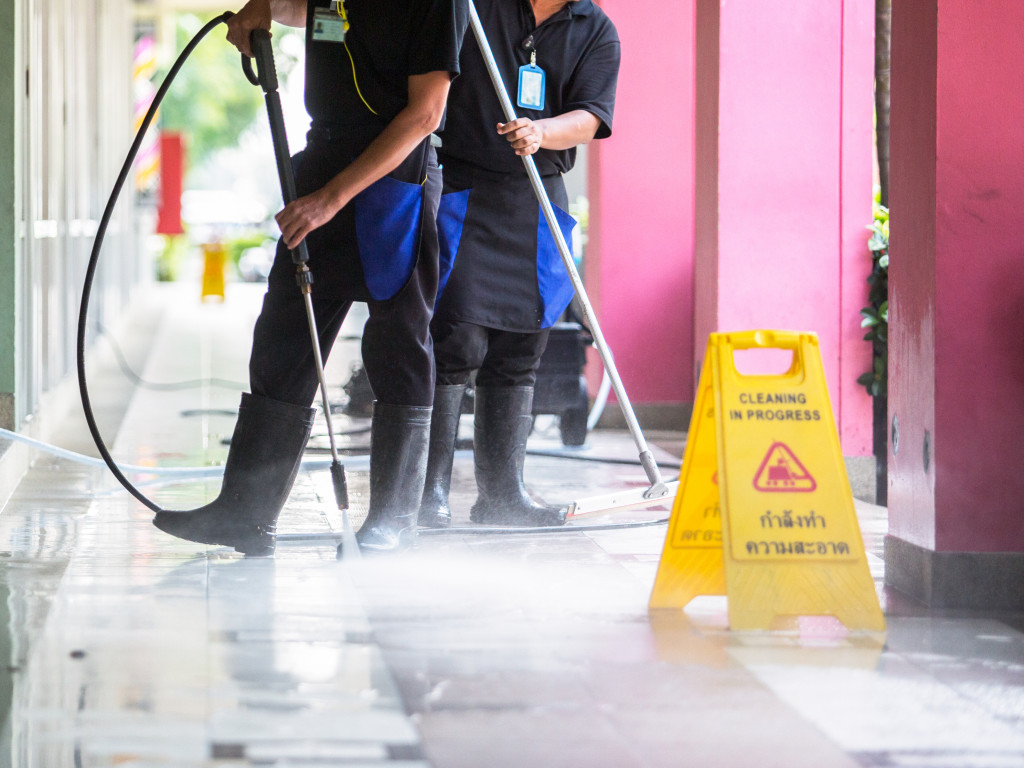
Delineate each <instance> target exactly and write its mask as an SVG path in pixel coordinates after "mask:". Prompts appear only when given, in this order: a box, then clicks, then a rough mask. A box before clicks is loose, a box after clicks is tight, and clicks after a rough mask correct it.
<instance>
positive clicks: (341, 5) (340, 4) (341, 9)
mask: <svg viewBox="0 0 1024 768" xmlns="http://www.w3.org/2000/svg"><path fill="white" fill-rule="evenodd" d="M335 8H337V10H338V15H339V16H341V20H342V23H343V24H344V30H345V32H348V29H349V27H350V26H351V24H349V21H348V11H346V10H345V0H337V2H336V5H335ZM342 45H344V46H345V53H347V54H348V60H349V63H350V64H351V65H352V82H353V84H354V85H355V87H356V93H357V94H358V95H359V99H360V101H362V102H363V104H365V105H366V108H367V109H368V110H370V112H372V113H373V114H375V115H376V114H377V110H375V109H374V108H373V107H371V106H370V102H368V101H367V100H366V97H365V96H363V92H362V91H361V90H359V78H358V77H357V76H356V61H355V59H353V58H352V51H350V50H349V48H348V41H347V40H346V41H343V43H342Z"/></svg>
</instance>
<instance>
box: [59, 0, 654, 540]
mask: <svg viewBox="0 0 1024 768" xmlns="http://www.w3.org/2000/svg"><path fill="white" fill-rule="evenodd" d="M232 16H234V13H232V12H231V11H225V12H224V13H222V14H221V15H219V16H217V17H215V18H213V19H211V20H210V21H209V22H207V23H206V24H205V25H204V26H203V27H202V28H201V29H200V30H199V31H198V32H197V33H196V34H195V35H194V36H193V37H192V39H191V40H190V41H189V42H188V44H187V45H186V46H185V47H184V48H183V49H182V51H181V53H180V54H179V55H178V58H177V59H176V60H175V62H174V65H173V66H172V67H171V68H170V70H169V71H168V72H167V75H166V77H165V78H164V80H163V82H162V83H161V84H160V87H159V88H158V89H157V92H156V95H155V96H154V97H153V102H152V104H150V106H149V109H148V110H147V112H146V116H145V118H143V121H142V124H141V125H140V126H139V130H138V131H137V132H136V134H135V140H134V141H133V142H132V146H131V148H130V149H129V150H128V154H127V156H126V157H125V161H124V164H123V165H122V166H121V172H120V173H119V174H118V176H117V180H116V181H115V182H114V187H113V189H112V191H111V193H110V197H109V198H108V199H107V205H106V208H104V210H103V216H102V217H101V219H100V223H99V226H98V227H97V229H96V239H95V241H94V242H93V247H92V253H91V254H90V255H89V263H88V266H87V267H86V272H85V283H84V287H83V289H82V301H81V306H80V308H79V313H78V339H77V349H76V360H77V367H78V389H79V392H80V394H81V397H82V409H83V411H84V412H85V420H86V423H87V424H88V426H89V432H90V433H91V434H92V438H93V441H94V442H95V443H96V448H97V450H98V451H99V453H100V456H101V457H102V458H103V461H104V463H105V464H106V465H107V467H108V468H109V469H110V471H111V472H112V473H113V475H114V477H115V478H117V481H118V482H119V483H120V484H121V485H122V486H124V488H125V490H127V491H128V492H129V493H130V494H131V495H132V496H134V497H135V498H136V499H137V500H138V501H140V502H141V503H142V504H144V505H145V506H146V507H148V508H149V509H151V510H152V511H153V512H162V511H164V510H163V508H162V507H160V506H159V505H158V504H156V503H155V502H154V501H152V500H151V499H149V498H148V497H147V496H146V495H145V494H144V493H142V491H140V490H139V489H138V488H137V487H135V485H133V484H132V482H131V481H130V480H129V479H128V478H127V477H126V476H125V474H124V473H123V472H122V471H121V470H120V468H119V467H118V466H117V462H115V461H114V458H113V456H111V455H110V451H109V450H108V449H107V446H106V444H105V443H104V441H103V435H102V434H100V430H99V426H98V425H97V423H96V417H95V414H94V413H93V409H92V401H91V399H90V397H89V386H88V382H87V380H86V371H85V341H86V338H85V337H86V325H87V320H88V314H89V299H90V296H91V294H92V286H93V280H94V279H95V275H96V266H97V264H98V263H99V254H100V249H101V247H102V245H103V238H104V237H105V236H106V233H107V227H108V225H109V223H110V219H111V216H112V215H113V212H114V208H115V206H116V205H117V200H118V198H119V197H120V194H121V190H122V188H123V187H124V184H125V182H126V181H127V179H128V175H129V174H130V173H131V170H132V166H133V165H134V163H135V158H136V156H137V155H138V153H139V149H140V148H141V146H142V142H143V140H144V139H145V136H146V133H147V131H148V130H149V127H150V125H151V124H152V122H153V119H154V118H155V116H156V113H157V110H158V109H159V107H160V104H161V103H162V102H163V99H164V97H165V96H166V95H167V91H168V90H169V89H170V87H171V84H172V83H173V82H174V78H175V77H176V76H177V75H178V72H179V71H180V70H181V68H182V66H183V65H184V64H185V61H186V60H187V59H188V57H189V56H191V55H192V52H193V51H194V50H195V49H196V47H197V46H198V45H199V43H200V42H202V40H203V38H205V37H206V35H207V34H209V33H210V31H211V30H213V29H215V28H216V27H218V26H219V25H221V24H223V23H225V22H226V21H227V20H228V19H230V18H231V17H232ZM270 66H271V67H272V59H271V62H270ZM242 68H243V70H244V71H245V74H246V77H247V78H248V79H249V81H250V82H252V83H253V84H254V85H263V86H264V90H265V91H266V90H267V85H266V83H264V82H263V81H262V78H263V76H264V72H263V71H262V70H261V72H260V73H259V76H256V75H254V74H253V72H252V67H251V65H250V63H249V59H248V57H247V56H245V55H243V56H242ZM271 77H272V78H273V79H274V93H273V95H274V96H276V74H273V73H272V74H271ZM267 95H268V97H269V96H270V95H271V94H270V92H269V91H268V92H267ZM268 106H269V104H268ZM271 123H272V125H271V129H272V130H271V132H272V133H273V134H275V147H274V149H275V154H276V155H277V163H278V171H279V175H280V176H281V183H282V188H283V189H282V192H283V193H284V196H285V198H286V200H285V202H286V203H287V202H290V200H288V199H287V198H288V197H289V192H290V193H291V195H292V196H294V189H291V190H288V189H285V187H287V186H288V183H287V182H290V181H291V176H290V173H286V172H285V171H286V169H285V167H284V165H283V163H285V162H286V161H287V160H288V158H287V157H286V156H285V157H282V152H286V149H287V148H286V147H283V146H282V145H281V143H279V142H278V141H277V138H278V137H277V135H276V132H275V129H277V130H280V131H281V132H282V133H283V125H274V123H275V118H274V115H273V114H271ZM289 170H290V167H289ZM286 176H287V181H286ZM292 186H294V184H292ZM303 251H304V249H303ZM293 260H294V261H296V263H297V264H298V263H299V259H298V258H296V255H295V254H293ZM307 272H308V270H307ZM310 281H311V279H310ZM300 286H301V278H300ZM307 287H308V286H307ZM313 346H314V351H315V352H319V347H318V346H317V344H316V342H315V340H314V345H313ZM325 397H326V393H325ZM330 468H331V476H332V480H333V484H334V491H335V496H336V497H337V499H338V506H339V507H341V508H343V509H344V508H347V506H348V501H347V490H346V484H345V476H344V468H343V467H341V465H340V464H339V463H338V461H337V456H336V455H335V460H334V462H333V463H332V464H331V467H330ZM667 522H668V519H667V518H665V519H659V520H651V521H643V522H633V523H609V524H601V525H584V526H572V527H565V528H563V527H555V528H518V527H516V528H504V527H490V526H481V527H480V528H479V529H477V528H452V529H443V530H442V529H438V530H429V531H425V532H429V533H431V534H443V533H452V534H455V533H480V534H483V533H494V534H511V533H522V534H527V533H532V534H537V533H560V532H565V533H569V532H584V531H587V530H614V529H621V528H637V527H646V526H650V525H662V524H665V523H667ZM292 537H294V538H303V537H304V536H303V534H292V535H289V534H282V535H280V536H279V537H278V538H280V539H282V540H287V539H288V538H292Z"/></svg>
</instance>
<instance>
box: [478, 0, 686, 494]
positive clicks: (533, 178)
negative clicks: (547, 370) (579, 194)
mask: <svg viewBox="0 0 1024 768" xmlns="http://www.w3.org/2000/svg"><path fill="white" fill-rule="evenodd" d="M469 21H470V26H471V27H472V29H473V36H474V37H476V42H477V45H479V46H480V51H481V52H482V53H483V56H484V63H485V64H486V65H487V72H488V74H489V75H490V76H491V83H492V84H493V85H494V91H495V93H497V95H498V100H499V101H500V102H501V109H502V111H503V112H504V113H505V119H506V120H507V121H508V122H512V121H513V120H515V119H516V113H515V109H513V107H512V101H511V100H510V99H509V97H508V91H506V90H505V84H504V82H502V79H501V73H500V72H499V71H498V65H497V63H496V62H495V60H494V53H493V52H492V51H491V46H490V43H489V42H488V41H487V35H486V34H485V33H484V28H483V24H481V23H480V16H479V14H477V12H476V5H474V3H473V0H469ZM523 165H525V166H526V175H527V176H528V177H529V178H530V184H531V185H532V186H533V192H534V194H535V195H536V196H537V201H538V202H539V203H540V207H541V210H543V211H544V218H545V219H547V222H548V229H550V230H551V234H552V236H553V237H554V238H555V244H556V245H557V246H558V253H559V254H560V255H561V257H562V264H564V265H565V271H566V272H568V273H569V279H570V280H571V281H572V286H573V289H574V290H575V291H576V299H577V300H578V301H579V304H580V307H581V308H582V310H583V316H584V317H585V318H586V321H587V326H588V327H589V328H590V332H591V333H592V334H593V336H594V344H595V345H596V346H597V351H598V353H599V354H600V355H601V361H602V362H603V363H604V367H605V370H606V371H608V378H609V379H611V383H612V389H614V390H615V396H616V397H617V398H618V400H619V407H620V408H622V415H623V416H624V417H625V419H626V426H627V427H629V432H630V434H631V435H633V442H635V443H636V447H637V450H638V451H639V452H640V463H641V464H643V467H644V471H645V472H646V473H647V479H648V480H650V482H651V487H650V488H649V489H648V490H647V493H645V494H644V495H645V496H646V497H652V496H664V495H665V494H666V493H667V492H668V490H667V487H666V486H665V483H664V482H663V481H662V479H661V472H659V471H658V465H657V464H656V463H655V461H654V456H653V455H652V454H651V451H650V449H648V447H647V441H646V440H644V435H643V432H641V431H640V424H639V423H638V422H637V420H636V414H635V413H633V406H632V405H631V404H630V402H629V397H628V396H627V395H626V388H625V387H624V386H623V385H622V379H621V378H619V371H618V369H617V368H616V367H615V361H614V359H613V358H612V353H611V350H610V349H609V347H608V344H607V342H605V339H604V334H603V333H601V326H600V325H599V324H598V322H597V316H596V315H595V314H594V308H593V307H592V306H591V304H590V299H589V298H588V297H587V291H586V289H585V288H584V287H583V281H582V280H581V279H580V274H579V272H578V271H577V270H576V264H575V263H574V262H573V260H572V254H571V253H570V252H569V246H568V245H567V244H566V242H565V238H564V237H563V236H562V230H561V228H560V227H559V226H558V219H556V218H555V211H554V209H553V208H552V207H551V200H550V199H549V198H548V193H547V190H546V189H544V184H543V183H542V182H541V179H540V173H539V172H538V171H537V164H536V163H535V162H534V160H533V157H532V156H531V155H523Z"/></svg>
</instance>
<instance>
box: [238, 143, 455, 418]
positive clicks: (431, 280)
mask: <svg viewBox="0 0 1024 768" xmlns="http://www.w3.org/2000/svg"><path fill="white" fill-rule="evenodd" d="M310 165H313V164H311V163H310V164H307V165H306V168H308V167H309V166H310ZM321 173H324V174H325V175H326V173H327V172H324V171H321ZM305 176H306V174H304V173H302V172H300V173H299V174H298V179H297V185H298V187H299V194H300V195H302V194H305V193H306V191H311V190H312V189H318V188H319V187H320V186H322V180H321V179H316V178H314V179H310V180H307V179H306V178H305ZM304 188H305V189H304ZM440 194H441V175H440V170H439V169H438V167H437V163H436V160H434V158H433V152H432V151H431V158H430V162H429V166H428V173H427V181H426V184H425V185H424V205H423V211H422V216H421V223H420V248H419V254H418V257H417V260H416V265H415V267H414V268H413V272H412V275H411V276H410V277H409V279H408V281H407V282H406V283H405V285H404V286H403V287H402V288H401V289H400V290H399V291H398V293H397V294H395V295H394V296H393V297H391V298H390V299H388V300H386V301H375V300H373V299H371V298H369V295H368V293H367V291H366V286H365V280H364V278H363V274H362V270H361V269H360V268H359V266H358V256H355V257H352V251H353V249H354V248H355V247H356V246H355V245H354V243H355V237H354V234H353V233H352V231H353V229H354V226H353V225H352V223H351V221H350V219H351V212H350V211H349V207H346V208H345V209H343V210H342V211H341V212H340V213H339V214H338V215H337V216H336V217H335V220H334V221H332V222H330V223H329V224H327V225H324V227H322V228H321V229H320V230H317V231H316V232H314V233H311V234H310V235H309V237H307V242H308V243H309V249H310V261H309V266H310V269H311V271H312V272H313V279H314V282H313V288H312V297H313V315H314V317H315V318H316V324H317V330H318V332H319V334H320V351H321V355H322V356H323V359H324V360H327V357H328V355H329V354H330V351H331V347H332V345H333V344H334V340H335V338H337V335H338V330H339V329H340V328H341V324H342V322H343V321H344V320H345V315H346V314H348V310H349V309H350V308H351V306H352V302H353V301H366V305H367V308H368V309H369V314H370V317H369V319H368V320H367V321H366V326H365V328H364V329H363V343H362V356H363V366H364V367H365V369H366V375H367V378H368V379H369V382H370V387H371V388H372V389H373V394H374V397H375V398H376V399H377V400H379V401H380V402H382V403H386V404H388V405H412V406H430V405H432V404H433V400H434V352H433V343H432V341H431V337H430V318H431V316H432V314H433V307H434V298H435V296H436V294H437V283H438V264H437V259H438V244H437V205H438V200H439V199H440ZM318 273H320V274H318ZM294 276H295V267H294V265H293V264H292V260H291V255H290V253H289V252H288V249H287V248H286V247H285V246H284V243H283V241H282V242H279V243H278V250H277V254H276V256H275V260H274V268H273V269H272V270H271V274H270V279H269V281H268V287H267V295H266V296H265V297H264V299H263V310H262V312H261V313H260V316H259V318H258V319H257V321H256V328H255V331H254V332H253V341H252V355H251V357H250V358H249V383H250V386H251V388H252V392H253V394H256V395H263V396H265V397H270V398H273V399H275V400H281V401H283V402H286V403H293V404H295V405H303V406H309V405H310V404H311V403H312V402H313V398H314V397H315V396H316V389H317V385H318V383H319V382H318V380H317V375H316V363H315V359H314V357H313V346H312V340H311V339H310V335H309V325H308V321H307V319H306V309H305V302H304V300H303V297H302V294H301V292H300V291H299V288H298V286H297V285H296V283H295V277H294Z"/></svg>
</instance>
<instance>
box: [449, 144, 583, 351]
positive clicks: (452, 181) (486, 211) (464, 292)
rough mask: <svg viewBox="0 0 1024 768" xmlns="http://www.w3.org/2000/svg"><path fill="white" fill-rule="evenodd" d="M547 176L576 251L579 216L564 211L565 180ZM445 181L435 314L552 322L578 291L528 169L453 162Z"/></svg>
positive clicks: (511, 326) (539, 324)
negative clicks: (507, 170)
mask: <svg viewBox="0 0 1024 768" xmlns="http://www.w3.org/2000/svg"><path fill="white" fill-rule="evenodd" d="M543 181H544V186H545V189H546V190H547V191H548V195H549V197H550V198H551V202H552V206H553V207H554V209H555V217H556V219H557V221H558V226H559V229H560V230H561V232H562V236H563V237H564V238H565V241H566V244H567V245H568V246H569V248H570V251H571V249H572V232H573V229H574V228H575V226H576V221H575V219H573V217H572V216H570V215H569V214H568V213H566V212H565V210H564V208H565V207H567V200H566V193H565V185H564V184H563V182H562V178H561V176H559V175H555V176H549V177H544V179H543ZM444 183H445V192H446V194H444V195H442V196H441V203H440V208H439V212H438V234H439V241H440V249H441V252H440V258H439V261H440V267H441V282H440V286H439V289H438V302H437V305H436V310H435V314H436V316H438V317H442V318H445V319H449V320H453V321H463V322H471V323H476V324H478V325H483V326H485V327H488V328H498V329H501V330H507V331H518V332H533V331H538V330H541V329H543V328H549V327H550V326H552V325H554V324H555V323H556V322H557V321H558V319H559V318H560V317H561V315H562V313H563V312H564V311H565V309H566V307H568V306H569V302H570V301H571V300H572V297H573V293H574V291H573V287H572V282H571V280H570V279H569V276H568V274H567V272H566V270H565V266H564V265H563V263H562V259H561V256H560V255H559V252H558V247H557V245H556V244H555V240H554V238H553V237H552V235H551V231H550V229H549V228H548V224H547V220H546V219H545V218H544V215H543V213H542V212H541V208H540V205H539V203H538V202H537V198H536V196H535V195H534V192H533V188H532V186H531V185H530V182H529V179H528V178H527V177H526V175H525V174H494V173H488V172H486V171H481V170H479V169H476V168H468V167H467V166H465V165H463V164H459V163H453V162H451V161H450V160H449V161H447V162H446V163H445V165H444Z"/></svg>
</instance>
